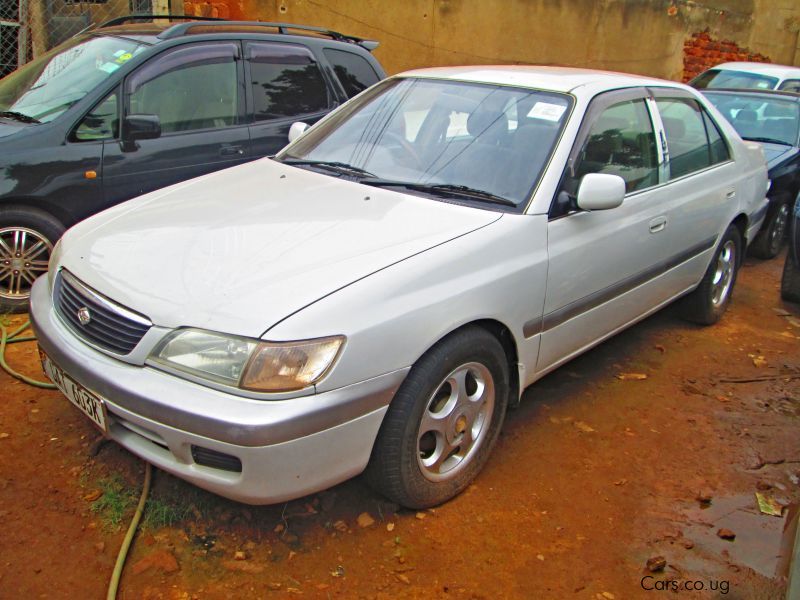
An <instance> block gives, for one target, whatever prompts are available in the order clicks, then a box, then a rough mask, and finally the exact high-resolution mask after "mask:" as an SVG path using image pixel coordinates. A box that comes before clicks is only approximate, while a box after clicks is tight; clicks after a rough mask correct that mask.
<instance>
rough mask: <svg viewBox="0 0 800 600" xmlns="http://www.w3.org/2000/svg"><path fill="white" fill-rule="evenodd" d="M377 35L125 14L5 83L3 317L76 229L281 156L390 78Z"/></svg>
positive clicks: (0, 236)
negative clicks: (157, 195) (109, 212)
mask: <svg viewBox="0 0 800 600" xmlns="http://www.w3.org/2000/svg"><path fill="white" fill-rule="evenodd" d="M375 47H377V42H373V41H370V40H363V39H360V38H356V37H352V36H347V35H342V34H340V33H336V32H334V31H329V30H324V29H319V28H314V27H305V26H299V25H292V24H282V23H262V22H235V21H220V20H186V21H184V22H180V23H175V22H174V21H171V20H166V19H163V18H154V17H153V16H141V15H135V16H131V17H123V18H120V19H114V20H112V21H109V22H108V23H105V24H104V25H101V26H99V27H97V28H95V29H93V30H90V31H87V32H85V33H82V34H80V35H78V36H76V37H74V38H72V39H70V40H68V41H66V42H65V43H63V44H61V45H60V46H58V47H57V48H55V49H54V50H52V51H50V52H49V53H47V54H45V55H43V56H41V57H39V58H37V59H35V60H34V61H32V62H30V63H28V64H26V65H25V66H24V67H22V68H20V69H19V70H17V71H15V72H14V73H11V74H10V75H8V76H7V77H5V78H3V79H0V313H3V312H9V311H16V310H23V309H25V307H26V306H27V300H28V296H29V291H30V286H31V284H32V283H33V280H34V279H35V278H36V277H37V276H38V275H40V274H42V273H44V272H45V271H46V270H47V263H48V259H49V256H50V253H51V251H52V249H53V244H54V243H55V242H56V240H57V239H58V238H59V237H60V236H61V234H62V233H63V232H64V230H65V228H67V227H69V226H71V225H72V224H74V223H76V222H77V221H79V220H81V219H83V218H85V217H87V216H89V215H92V214H94V213H96V212H99V211H100V210H103V209H105V208H108V207H109V206H112V205H114V204H117V203H118V202H121V201H123V200H128V199H130V198H133V197H135V196H139V195H141V194H144V193H147V192H150V191H153V190H156V189H158V188H162V187H164V186H167V185H171V184H174V183H177V182H180V181H183V180H186V179H190V178H192V177H197V176H199V175H203V174H205V173H209V172H211V171H216V170H219V169H224V168H226V167H230V166H233V165H237V164H240V163H242V162H245V161H250V160H253V159H256V158H260V157H263V156H268V155H271V154H274V153H275V152H277V151H278V150H279V149H280V148H282V147H283V146H284V145H285V144H286V143H287V136H288V132H289V128H290V126H291V124H292V123H293V122H295V121H299V120H302V121H303V122H305V123H314V122H315V121H317V120H319V119H320V118H322V117H323V116H325V115H326V114H327V113H328V112H330V111H331V110H332V109H333V108H335V107H336V106H338V105H339V104H341V103H343V102H345V101H346V100H348V99H349V98H351V97H352V96H354V95H356V94H358V93H359V92H360V91H362V90H364V89H366V88H367V87H369V86H371V85H372V84H374V83H376V82H378V81H379V80H380V79H383V77H385V73H384V71H383V68H382V67H381V65H380V64H379V63H378V61H377V60H376V59H375V58H374V57H373V56H372V54H371V51H372V50H374V49H375Z"/></svg>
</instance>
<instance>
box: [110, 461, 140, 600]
mask: <svg viewBox="0 0 800 600" xmlns="http://www.w3.org/2000/svg"><path fill="white" fill-rule="evenodd" d="M150 470H151V469H150V463H149V462H145V463H144V485H142V495H141V496H139V504H138V505H137V506H136V512H135V513H134V514H133V519H132V520H131V524H130V526H129V527H128V532H127V533H126V534H125V539H124V540H122V547H121V548H120V549H119V554H118V555H117V564H115V565H114V572H113V573H112V574H111V581H110V582H109V583H108V594H107V595H106V600H115V598H116V597H117V588H118V587H119V579H120V577H121V576H122V568H123V567H124V566H125V559H126V558H128V550H129V549H130V547H131V543H132V542H133V536H134V535H136V528H137V527H139V521H140V520H141V519H142V513H143V512H144V505H145V504H146V503H147V494H148V493H149V492H150Z"/></svg>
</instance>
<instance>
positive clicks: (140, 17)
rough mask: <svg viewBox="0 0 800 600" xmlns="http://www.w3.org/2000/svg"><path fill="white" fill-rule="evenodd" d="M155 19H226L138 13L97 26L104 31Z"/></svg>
mask: <svg viewBox="0 0 800 600" xmlns="http://www.w3.org/2000/svg"><path fill="white" fill-rule="evenodd" d="M153 19H179V20H182V21H224V20H225V19H218V18H217V17H193V16H191V15H171V14H166V15H150V14H144V13H137V14H133V15H125V16H124V17H116V18H115V19H111V20H109V21H106V22H105V23H101V24H100V25H98V26H97V29H102V28H103V27H114V26H115V25H122V24H124V23H135V22H137V21H151V20H153Z"/></svg>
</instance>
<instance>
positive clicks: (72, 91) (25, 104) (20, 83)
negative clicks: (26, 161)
mask: <svg viewBox="0 0 800 600" xmlns="http://www.w3.org/2000/svg"><path fill="white" fill-rule="evenodd" d="M147 48H148V46H147V45H146V44H141V43H137V42H134V41H133V40H129V39H125V38H121V37H107V36H93V35H89V36H79V37H76V38H72V39H70V40H68V41H66V42H64V43H63V44H62V45H60V46H58V47H57V48H55V49H53V50H51V51H50V52H48V53H47V54H44V55H42V56H40V57H39V58H36V59H34V60H33V61H31V62H29V63H28V64H26V65H25V66H23V67H21V68H20V69H18V70H17V71H14V72H13V73H11V74H10V75H8V76H7V77H5V78H3V79H0V111H3V112H14V113H19V114H21V115H24V116H26V117H29V118H31V119H36V120H37V121H42V122H47V121H52V120H53V119H55V118H56V117H58V116H59V115H60V114H61V113H63V112H64V111H65V110H67V109H68V108H70V107H71V106H72V105H73V104H75V103H76V102H78V101H79V100H81V99H82V98H83V97H84V96H86V94H88V93H90V92H91V91H93V90H94V89H96V88H97V86H98V85H100V84H102V83H103V82H104V81H105V80H106V79H108V77H110V76H111V75H112V74H113V73H114V72H115V71H116V70H117V69H119V68H120V67H122V66H123V65H124V64H125V63H126V62H128V61H129V60H131V59H132V58H133V57H134V56H136V55H137V54H138V53H140V52H142V51H143V50H145V49H147Z"/></svg>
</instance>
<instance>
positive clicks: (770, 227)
mask: <svg viewBox="0 0 800 600" xmlns="http://www.w3.org/2000/svg"><path fill="white" fill-rule="evenodd" d="M790 212H791V209H790V208H789V204H788V203H787V202H782V203H781V204H779V205H778V206H776V207H775V208H774V209H773V210H771V211H770V212H769V214H768V215H767V220H766V222H765V223H764V225H763V226H762V227H761V231H759V233H758V235H757V236H756V239H755V240H753V243H752V244H751V246H750V253H751V254H752V255H753V256H755V257H757V258H764V259H769V258H775V257H776V256H777V255H778V253H779V252H780V251H781V248H782V247H783V242H784V240H785V239H786V230H787V229H788V226H789V213H790Z"/></svg>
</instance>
